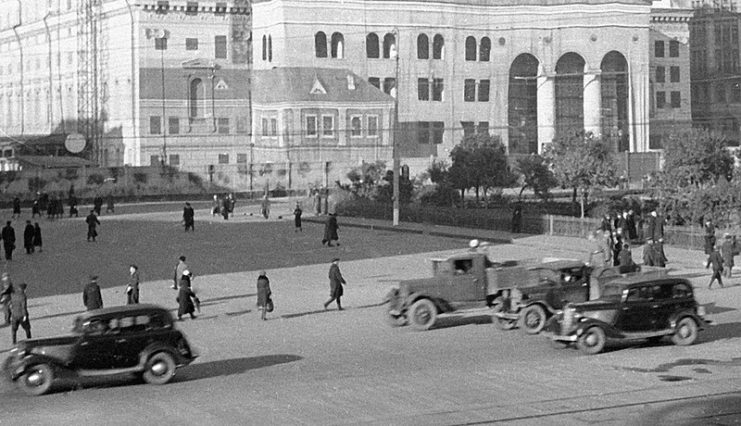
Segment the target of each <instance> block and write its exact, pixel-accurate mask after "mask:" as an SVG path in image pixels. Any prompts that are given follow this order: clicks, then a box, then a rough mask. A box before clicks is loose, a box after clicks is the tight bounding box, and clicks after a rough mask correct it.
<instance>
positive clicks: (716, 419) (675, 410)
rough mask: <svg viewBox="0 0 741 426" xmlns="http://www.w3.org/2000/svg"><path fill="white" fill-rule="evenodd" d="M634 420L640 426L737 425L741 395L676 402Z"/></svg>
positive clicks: (740, 416)
mask: <svg viewBox="0 0 741 426" xmlns="http://www.w3.org/2000/svg"><path fill="white" fill-rule="evenodd" d="M636 420H637V421H636V422H635V423H634V424H636V425H641V426H663V425H670V426H685V425H687V426H689V425H720V424H729V425H730V424H738V423H739V422H741V394H738V393H736V394H730V395H724V396H715V397H708V398H698V399H694V400H687V399H685V400H681V401H676V402H674V403H672V404H670V405H665V406H663V407H662V408H659V409H655V410H651V411H649V412H648V413H647V414H646V415H642V416H640V418H639V419H636Z"/></svg>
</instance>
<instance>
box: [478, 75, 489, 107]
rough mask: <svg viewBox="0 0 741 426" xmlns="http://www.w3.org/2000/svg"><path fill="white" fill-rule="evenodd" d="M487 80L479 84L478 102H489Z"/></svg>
mask: <svg viewBox="0 0 741 426" xmlns="http://www.w3.org/2000/svg"><path fill="white" fill-rule="evenodd" d="M489 85H490V82H489V80H481V81H480V82H479V102H489Z"/></svg>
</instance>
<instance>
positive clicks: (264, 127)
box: [260, 118, 270, 137]
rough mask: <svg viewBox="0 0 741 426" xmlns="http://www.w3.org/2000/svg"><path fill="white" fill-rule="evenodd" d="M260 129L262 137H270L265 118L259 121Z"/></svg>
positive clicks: (268, 126)
mask: <svg viewBox="0 0 741 426" xmlns="http://www.w3.org/2000/svg"><path fill="white" fill-rule="evenodd" d="M260 124H261V126H260V127H261V128H262V135H263V136H265V137H268V136H269V135H270V124H269V122H268V119H267V118H263V119H262V120H260Z"/></svg>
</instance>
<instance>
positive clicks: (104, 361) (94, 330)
mask: <svg viewBox="0 0 741 426" xmlns="http://www.w3.org/2000/svg"><path fill="white" fill-rule="evenodd" d="M82 329H83V334H82V337H81V339H80V341H79V342H78V344H77V347H76V348H75V352H74V357H73V360H72V366H73V367H74V368H76V369H82V370H105V369H109V368H113V367H115V365H116V335H115V334H114V333H113V332H112V331H111V329H110V326H109V320H107V319H99V318H96V319H92V320H90V321H89V322H87V323H85V324H83V327H82Z"/></svg>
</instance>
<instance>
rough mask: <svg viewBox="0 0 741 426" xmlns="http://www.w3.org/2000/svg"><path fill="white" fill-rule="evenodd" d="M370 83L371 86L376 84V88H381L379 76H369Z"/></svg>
mask: <svg viewBox="0 0 741 426" xmlns="http://www.w3.org/2000/svg"><path fill="white" fill-rule="evenodd" d="M368 83H370V85H371V86H375V87H376V89H380V88H381V79H380V78H378V77H368Z"/></svg>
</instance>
